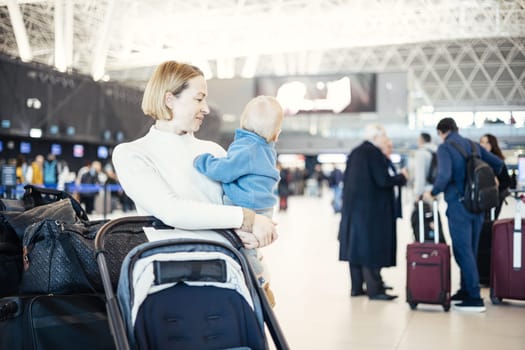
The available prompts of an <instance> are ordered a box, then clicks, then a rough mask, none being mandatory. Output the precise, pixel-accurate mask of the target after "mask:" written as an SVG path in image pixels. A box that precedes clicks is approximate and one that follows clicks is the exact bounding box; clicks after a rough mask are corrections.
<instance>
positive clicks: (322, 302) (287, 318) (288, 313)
mask: <svg viewBox="0 0 525 350" xmlns="http://www.w3.org/2000/svg"><path fill="white" fill-rule="evenodd" d="M325 193H326V195H325V196H323V197H322V198H317V197H291V198H290V200H289V209H288V211H287V212H281V213H276V215H275V219H276V221H278V223H279V226H278V228H279V234H280V237H279V239H278V240H277V241H276V242H275V243H274V244H273V245H271V246H269V247H266V248H263V253H264V256H265V261H266V263H267V265H268V267H269V269H270V271H271V276H272V280H271V285H272V289H273V291H274V293H275V295H276V298H277V305H276V307H275V309H274V311H275V314H276V316H277V318H278V320H279V322H280V325H281V328H282V330H283V332H284V334H285V336H286V338H287V341H288V343H289V345H290V348H291V349H297V350H314V349H315V350H318V349H322V350H324V349H327V350H347V349H356V350H394V349H395V350H434V349H435V350H443V349H447V350H463V349H465V350H466V349H472V350H474V349H475V350H489V349H490V350H493V349H500V350H524V349H525V302H520V301H509V302H508V303H505V305H501V306H494V305H492V304H491V303H490V301H489V298H488V289H483V290H482V293H483V296H484V298H485V304H486V306H487V312H485V313H481V314H472V313H462V312H460V311H456V310H453V309H451V310H450V312H444V311H443V309H442V308H441V307H440V306H434V305H419V306H418V309H417V310H416V311H411V310H410V308H409V306H408V304H407V303H406V301H405V290H404V289H405V247H406V244H407V243H408V242H409V241H411V239H412V232H411V228H410V225H409V220H408V218H407V217H408V216H409V214H410V210H411V204H410V202H411V200H410V198H409V193H408V192H407V191H405V192H404V193H405V198H404V203H408V204H407V205H406V207H405V208H404V215H405V218H404V219H403V220H399V221H398V258H397V265H398V266H397V267H395V268H389V269H384V270H383V272H382V274H383V277H384V279H385V281H386V282H387V283H388V284H390V285H392V286H394V291H393V293H394V294H398V295H399V298H398V299H396V300H394V301H389V302H385V301H370V300H368V298H367V297H357V298H350V296H349V288H350V282H349V274H348V265H347V264H346V263H343V262H340V261H338V259H337V257H338V248H339V246H338V241H337V230H338V225H339V220H340V217H339V214H334V213H333V212H332V209H331V206H330V200H331V197H330V194H329V192H327V191H325ZM444 206H445V205H444V204H443V203H442V208H441V212H442V213H444V209H445V208H444ZM513 208H514V204H513V202H512V201H511V202H510V205H509V207H506V208H504V210H503V213H502V217H511V216H512V215H513V212H512V210H513ZM117 216H120V215H118V214H117ZM111 217H114V215H111V216H110V218H111ZM442 218H443V219H445V220H446V218H445V216H444V215H443V214H442ZM378 220H380V216H379V214H378ZM445 226H446V225H445ZM445 235H446V237H447V239H448V241H449V242H450V238H449V236H448V232H447V231H446V230H445ZM458 276H459V272H458V268H457V266H456V265H455V263H454V262H453V263H452V292H454V291H455V290H456V289H457V287H458Z"/></svg>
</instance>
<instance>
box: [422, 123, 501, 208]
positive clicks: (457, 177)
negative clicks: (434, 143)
mask: <svg viewBox="0 0 525 350" xmlns="http://www.w3.org/2000/svg"><path fill="white" fill-rule="evenodd" d="M451 141H454V142H456V143H457V144H458V145H459V146H460V147H462V148H463V149H464V150H465V151H466V152H467V153H468V154H470V153H472V149H471V144H470V141H469V140H468V139H466V138H464V137H462V136H461V135H459V134H458V133H457V132H451V133H450V134H448V135H447V137H446V139H445V142H443V143H442V144H440V145H439V147H438V150H437V163H438V173H437V177H436V181H435V182H434V187H433V188H432V191H431V193H432V195H433V196H436V195H437V194H439V193H441V192H444V193H445V201H447V203H450V202H451V201H459V200H460V199H461V198H463V194H464V192H465V175H466V160H465V158H463V156H462V155H461V154H460V153H459V151H458V150H457V149H455V148H454V146H453V145H452V144H451V143H450V142H451ZM476 148H477V153H478V154H480V155H481V159H482V160H484V161H485V162H487V163H488V165H490V166H491V167H492V169H494V174H499V173H500V172H501V169H502V168H503V161H502V160H501V159H499V158H498V157H496V156H495V155H493V154H492V153H490V152H487V151H486V150H485V149H484V148H483V147H481V146H480V145H479V144H477V143H476Z"/></svg>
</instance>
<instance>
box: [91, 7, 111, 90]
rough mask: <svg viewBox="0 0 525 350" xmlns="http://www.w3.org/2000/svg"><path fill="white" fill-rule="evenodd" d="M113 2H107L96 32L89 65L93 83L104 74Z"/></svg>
mask: <svg viewBox="0 0 525 350" xmlns="http://www.w3.org/2000/svg"><path fill="white" fill-rule="evenodd" d="M114 8H115V0H109V1H108V4H107V9H106V13H105V15H104V20H103V22H102V25H101V27H100V30H99V32H98V36H97V40H96V45H95V51H94V53H93V61H92V64H91V75H92V77H93V79H94V80H95V81H97V80H100V79H101V78H102V77H103V76H104V73H105V69H106V59H107V55H108V50H109V32H110V28H111V24H112V22H113V10H114Z"/></svg>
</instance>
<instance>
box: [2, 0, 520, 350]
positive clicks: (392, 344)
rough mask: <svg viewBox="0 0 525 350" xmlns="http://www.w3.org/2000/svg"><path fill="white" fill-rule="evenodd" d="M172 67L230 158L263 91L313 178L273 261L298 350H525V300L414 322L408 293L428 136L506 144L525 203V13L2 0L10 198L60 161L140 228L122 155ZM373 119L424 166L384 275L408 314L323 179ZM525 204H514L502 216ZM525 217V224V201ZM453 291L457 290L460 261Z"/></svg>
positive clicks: (75, 190) (288, 162)
mask: <svg viewBox="0 0 525 350" xmlns="http://www.w3.org/2000/svg"><path fill="white" fill-rule="evenodd" d="M168 60H174V61H177V62H184V63H189V64H191V65H194V66H197V67H199V69H200V70H201V71H202V74H203V76H204V78H205V80H206V84H207V96H206V102H207V107H206V108H209V113H207V115H206V116H205V118H204V121H203V122H202V126H201V127H200V130H198V132H196V133H195V136H196V137H197V138H200V139H204V140H210V141H213V142H216V143H218V144H219V145H220V146H222V147H223V148H225V149H227V148H228V146H229V145H230V144H231V142H232V141H233V138H234V133H235V131H236V129H237V128H238V127H239V124H240V119H241V114H242V113H243V110H244V107H245V105H246V104H247V103H248V102H249V101H250V100H251V99H252V98H254V97H255V96H259V95H267V96H273V97H275V98H276V100H277V101H279V103H280V105H281V107H282V109H283V111H284V119H283V122H282V128H281V130H280V134H279V138H278V140H277V141H276V142H275V150H276V155H277V160H278V163H279V164H280V166H281V167H283V168H285V169H287V170H288V171H290V172H291V171H292V170H299V171H300V174H301V175H299V178H301V179H302V180H306V183H305V184H304V187H303V188H302V189H301V190H298V189H297V187H295V188H292V187H290V188H289V190H290V193H291V195H290V196H289V199H288V205H287V209H286V210H282V208H280V205H279V203H277V205H276V206H275V207H274V215H273V218H274V219H275V221H276V222H277V231H278V234H279V238H278V239H277V240H276V241H275V242H274V243H273V244H271V245H269V246H267V247H264V248H262V249H261V251H262V253H263V256H264V259H263V261H264V262H265V264H266V265H267V267H268V270H269V271H270V277H271V278H270V285H271V289H272V290H273V293H274V295H275V299H276V305H275V308H274V313H275V316H276V318H277V320H278V321H279V324H280V326H281V328H282V331H283V334H284V336H285V337H286V340H287V342H288V344H289V348H290V349H298V350H313V349H329V350H344V349H357V350H416V349H424V350H427V349H428V350H437V349H451V350H463V349H476V350H489V349H494V348H498V349H500V350H523V349H525V301H524V300H515V299H504V300H503V303H502V304H499V305H494V304H493V303H492V302H491V296H490V288H488V286H486V285H482V288H481V296H482V298H483V299H484V302H485V306H486V312H482V313H469V312H462V311H459V310H457V309H454V308H451V309H450V310H449V311H447V312H445V311H444V310H443V308H442V307H441V306H440V305H427V304H419V305H418V306H417V309H415V310H412V309H411V308H410V306H409V304H408V303H407V292H406V288H407V286H406V285H407V267H406V266H407V262H406V253H407V249H406V247H407V244H409V243H412V242H413V241H414V237H413V233H412V226H411V222H410V215H411V213H412V211H413V208H414V203H415V196H414V194H413V186H414V173H415V169H414V166H415V162H414V158H415V153H416V151H417V150H418V138H419V136H420V134H421V133H423V132H424V133H427V134H428V135H429V136H430V137H431V143H432V144H434V145H435V146H436V147H437V146H438V145H439V144H440V143H441V140H440V137H439V136H438V133H437V130H436V126H437V125H438V122H439V121H440V120H442V119H443V118H451V119H452V120H454V121H455V123H456V124H457V126H458V127H459V133H460V134H461V135H462V136H464V137H466V138H469V139H471V140H473V141H476V142H480V140H481V138H482V137H484V136H485V135H487V134H491V135H494V136H495V137H496V138H497V140H498V142H499V146H500V147H501V151H502V154H503V156H504V157H505V159H504V162H505V165H506V167H507V170H508V175H509V177H510V178H511V179H512V181H513V186H514V188H516V186H517V188H518V189H520V188H521V190H525V1H524V0H447V1H444V0H367V1H362V0H198V1H197V0H176V1H161V0H148V1H145V0H144V1H139V0H0V172H1V177H0V180H1V183H0V189H1V191H2V192H1V195H2V198H3V199H6V198H10V199H13V198H17V199H20V198H21V197H22V195H23V193H24V189H23V186H24V185H25V184H31V183H33V180H32V178H30V177H29V175H27V172H26V171H25V169H27V168H32V166H33V164H35V166H38V164H40V166H43V165H44V164H47V163H46V162H49V164H54V166H56V170H57V177H56V178H55V179H54V182H53V184H52V185H50V187H53V188H58V189H59V190H63V191H66V192H68V193H71V194H73V195H74V196H75V198H76V199H79V201H80V202H81V205H82V206H83V208H85V209H86V210H87V211H88V213H89V218H90V219H91V220H97V219H116V218H120V217H126V216H133V215H136V214H137V211H136V210H135V206H134V204H133V202H132V201H131V199H130V198H129V197H127V196H126V195H125V192H123V191H122V187H121V186H120V183H119V179H118V176H119V174H118V172H117V173H115V167H114V164H113V163H112V156H113V150H114V149H115V147H116V146H117V145H118V144H122V143H124V142H128V141H133V140H135V139H138V138H140V137H142V136H143V135H145V134H146V133H147V132H148V130H150V128H151V126H152V125H153V123H154V121H153V120H152V118H150V117H148V116H145V115H144V112H143V110H142V109H141V102H142V98H143V93H144V89H145V87H146V84H147V82H148V80H149V79H150V77H151V76H152V74H153V73H154V70H155V68H156V67H157V66H158V65H159V64H161V63H162V62H165V61H168ZM169 92H171V91H169ZM166 93H168V92H166ZM370 124H377V125H381V126H382V127H384V129H385V130H386V134H387V135H388V138H389V139H390V140H391V141H392V146H393V151H392V154H391V156H390V160H391V161H392V163H393V165H394V166H395V168H396V170H397V171H398V172H399V171H401V169H407V171H408V182H407V185H406V186H405V187H404V188H403V191H402V197H401V199H402V214H403V216H402V218H400V219H397V222H396V225H397V258H396V266H395V267H390V268H384V269H383V270H382V271H381V274H382V276H383V279H384V281H385V283H386V284H388V285H389V286H392V287H393V289H392V290H391V291H388V293H390V294H393V295H397V296H398V297H397V298H396V299H394V300H391V301H383V300H370V299H369V298H368V297H367V296H351V295H350V293H351V292H350V290H351V289H350V275H349V266H348V264H347V262H342V261H339V259H338V255H339V241H338V232H339V225H340V222H341V213H340V212H336V211H335V210H334V193H333V192H332V189H331V188H330V187H329V184H328V182H327V181H324V182H323V183H322V184H321V185H320V187H319V186H318V183H317V182H316V181H315V180H314V176H316V175H315V174H316V171H320V172H321V173H322V174H324V177H326V178H328V176H329V174H330V173H331V172H332V170H334V168H338V169H339V170H341V171H342V172H344V171H345V170H346V169H345V164H346V160H347V156H348V155H349V154H350V153H351V152H352V150H353V149H355V148H356V147H357V146H359V145H360V144H361V143H362V142H363V141H364V140H365V134H364V130H365V128H366V127H367V125H370ZM115 153H116V152H115ZM42 169H43V168H42ZM18 171H20V173H18ZM20 174H22V175H20ZM31 174H33V173H32V172H31ZM317 174H319V173H317ZM15 175H16V176H15ZM87 175H90V176H91V177H90V178H89V180H88V177H86V176H87ZM17 177H18V178H17ZM35 184H36V185H42V183H35ZM106 185H108V186H109V187H108V186H106ZM147 185H148V184H144V186H147ZM275 194H276V196H277V191H276V192H275ZM438 198H439V211H440V213H441V218H442V220H443V227H444V235H445V238H446V240H447V243H449V244H451V242H452V240H451V237H450V232H449V229H448V225H447V216H446V215H445V211H446V207H447V203H446V202H445V200H444V198H442V197H438ZM517 207H518V205H517V202H516V201H515V200H514V198H512V196H509V197H507V199H506V202H505V204H504V205H503V207H502V211H501V214H500V218H513V217H515V212H516V208H517ZM518 209H519V207H518ZM520 210H521V211H520V213H521V216H522V217H525V203H522V204H521V209H520ZM203 215H205V213H203ZM377 220H378V221H381V220H382V213H380V212H378V213H377ZM516 236H517V235H516ZM523 236H524V235H523V234H522V235H521V237H523ZM0 237H2V236H0ZM522 239H525V238H522ZM0 243H4V242H0ZM524 250H525V248H524ZM523 256H524V259H525V255H523ZM521 268H522V269H523V267H521ZM451 279H452V286H451V293H452V294H453V293H455V292H456V291H457V290H458V288H459V283H460V282H459V280H460V272H459V268H458V265H457V264H456V262H455V260H454V257H453V256H452V265H451ZM0 283H1V281H0ZM0 322H1V321H0ZM1 329H2V328H0V330H1ZM0 337H1V335H0ZM270 343H271V340H270ZM1 344H2V342H1V339H0V345H1ZM270 348H274V347H273V345H270ZM277 348H278V349H277V350H280V349H279V347H277ZM0 350H17V349H11V348H10V349H2V348H1V346H0ZM58 350H61V349H58ZM119 350H120V349H119Z"/></svg>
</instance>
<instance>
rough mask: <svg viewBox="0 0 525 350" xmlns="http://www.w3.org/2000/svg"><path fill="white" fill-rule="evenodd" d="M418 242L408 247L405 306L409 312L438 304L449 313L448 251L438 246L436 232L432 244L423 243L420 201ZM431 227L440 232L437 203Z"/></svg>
mask: <svg viewBox="0 0 525 350" xmlns="http://www.w3.org/2000/svg"><path fill="white" fill-rule="evenodd" d="M418 210H419V242H414V243H411V244H409V245H408V246H407V253H406V257H407V302H408V304H409V305H410V308H411V309H412V310H414V309H416V307H417V305H418V304H419V303H424V304H439V305H442V306H443V309H444V310H445V311H448V310H450V247H449V246H448V245H447V244H446V243H439V232H436V233H435V235H434V242H425V237H424V227H423V223H424V219H423V215H424V210H423V201H421V200H420V201H419V202H418ZM433 211H434V220H435V222H434V227H435V228H436V231H439V225H438V223H437V218H438V217H439V213H438V207H437V201H434V203H433Z"/></svg>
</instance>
